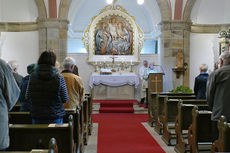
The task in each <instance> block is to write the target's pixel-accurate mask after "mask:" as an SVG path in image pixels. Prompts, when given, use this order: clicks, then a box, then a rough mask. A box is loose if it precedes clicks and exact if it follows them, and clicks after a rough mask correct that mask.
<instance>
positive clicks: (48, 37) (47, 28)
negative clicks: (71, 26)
mask: <svg viewBox="0 0 230 153" xmlns="http://www.w3.org/2000/svg"><path fill="white" fill-rule="evenodd" d="M37 22H38V29H39V52H40V53H42V52H43V51H45V50H49V49H53V50H54V52H55V53H56V55H57V61H59V62H60V63H61V62H62V61H63V60H64V58H65V57H66V55H67V32H68V23H69V22H68V20H64V19H38V21H37Z"/></svg>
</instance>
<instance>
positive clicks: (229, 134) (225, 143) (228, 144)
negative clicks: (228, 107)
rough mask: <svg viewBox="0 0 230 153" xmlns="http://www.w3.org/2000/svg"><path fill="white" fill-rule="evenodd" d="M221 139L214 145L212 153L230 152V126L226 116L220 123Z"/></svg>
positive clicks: (222, 117)
mask: <svg viewBox="0 0 230 153" xmlns="http://www.w3.org/2000/svg"><path fill="white" fill-rule="evenodd" d="M218 130H219V137H218V139H217V140H216V141H215V142H214V143H213V144H212V150H211V151H212V153H215V152H230V124H229V123H227V122H226V119H225V117H224V116H221V118H220V120H219V121H218Z"/></svg>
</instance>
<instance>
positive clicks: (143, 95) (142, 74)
mask: <svg viewBox="0 0 230 153" xmlns="http://www.w3.org/2000/svg"><path fill="white" fill-rule="evenodd" d="M147 71H148V61H147V60H144V61H143V66H141V67H140V69H139V77H140V84H141V103H142V104H143V103H144V101H145V98H146V88H148V81H147V79H148V78H146V77H145V76H147ZM147 77H148V76H147Z"/></svg>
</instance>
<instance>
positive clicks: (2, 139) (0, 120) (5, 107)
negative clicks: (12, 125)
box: [0, 59, 20, 151]
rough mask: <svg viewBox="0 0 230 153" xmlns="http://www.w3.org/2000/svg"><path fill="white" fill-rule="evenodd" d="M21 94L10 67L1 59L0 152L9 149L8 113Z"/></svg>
mask: <svg viewBox="0 0 230 153" xmlns="http://www.w3.org/2000/svg"><path fill="white" fill-rule="evenodd" d="M19 94H20V90H19V88H18V86H17V83H16V81H15V79H14V76H13V74H12V71H11V69H10V67H9V66H8V65H7V64H6V62H5V61H3V60H1V59H0V151H2V150H5V149H6V148H8V147H9V123H8V111H9V110H11V109H12V108H13V106H14V105H15V103H16V102H17V100H18V97H19Z"/></svg>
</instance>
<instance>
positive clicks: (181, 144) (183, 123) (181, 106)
mask: <svg viewBox="0 0 230 153" xmlns="http://www.w3.org/2000/svg"><path fill="white" fill-rule="evenodd" d="M196 101H197V102H196ZM199 101H203V102H204V103H205V102H206V101H205V100H195V101H194V102H191V100H183V101H180V102H179V103H178V114H177V117H176V121H175V132H176V146H175V148H174V150H175V151H176V152H178V153H184V152H187V151H190V148H189V146H188V128H189V126H190V125H191V124H192V109H193V108H194V106H195V105H196V106H197V108H198V110H208V105H207V104H200V102H199ZM189 103H190V104H189ZM191 103H193V104H191Z"/></svg>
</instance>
